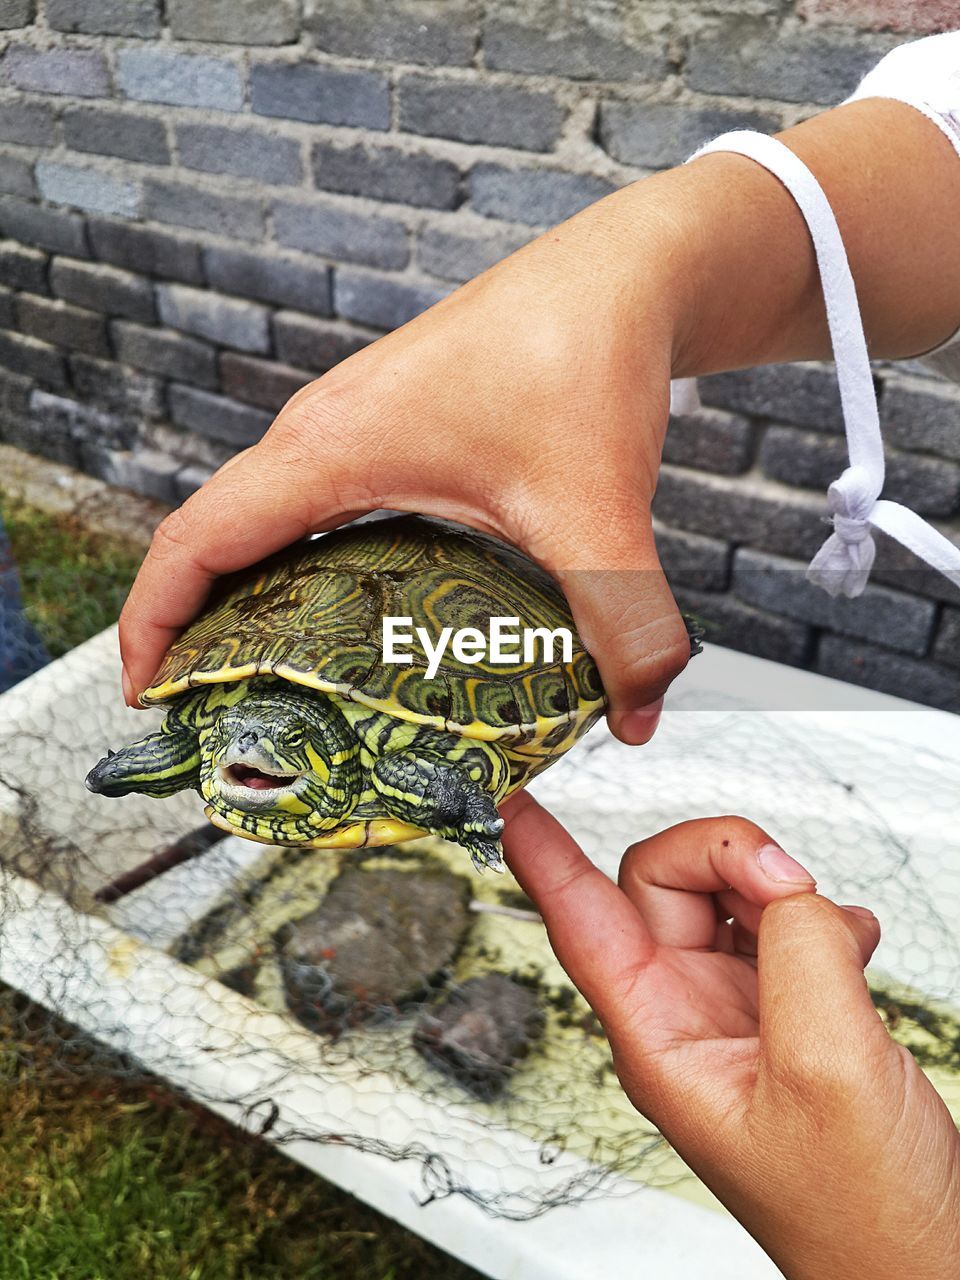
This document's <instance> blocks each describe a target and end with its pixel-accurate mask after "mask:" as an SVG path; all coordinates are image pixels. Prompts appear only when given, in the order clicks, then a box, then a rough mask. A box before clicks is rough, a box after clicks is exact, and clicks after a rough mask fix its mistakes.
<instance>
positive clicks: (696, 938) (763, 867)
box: [619, 817, 815, 949]
mask: <svg viewBox="0 0 960 1280" xmlns="http://www.w3.org/2000/svg"><path fill="white" fill-rule="evenodd" d="M787 877H790V878H789V879H788V878H787ZM619 883H620V887H621V888H622V889H623V891H624V893H625V894H626V895H627V897H628V898H629V899H630V901H631V902H632V903H633V904H634V906H635V907H636V908H637V910H638V911H639V913H640V915H641V916H642V917H643V921H644V923H645V925H646V926H647V929H648V930H649V931H650V935H651V937H652V938H653V939H654V941H655V942H657V943H658V944H660V945H663V946H670V947H683V948H692V949H703V948H712V947H713V946H714V944H715V939H716V936H717V912H716V902H715V900H714V897H713V895H714V894H720V893H723V892H725V891H726V890H728V889H733V890H734V891H735V892H736V893H737V894H738V895H739V897H740V898H741V899H743V900H744V901H745V902H747V903H752V904H754V905H755V906H756V907H758V908H763V907H764V906H765V905H766V904H767V903H768V902H772V901H773V900H774V899H776V898H781V897H786V896H788V895H790V894H796V893H800V892H813V890H814V888H815V881H814V879H813V877H812V876H811V875H810V874H809V872H807V871H806V870H805V869H804V868H803V867H801V866H800V864H799V863H798V862H796V861H795V860H794V859H793V858H790V857H789V855H788V854H786V853H784V851H783V850H782V849H781V848H780V847H779V845H777V844H776V843H775V842H774V841H772V840H771V839H770V837H769V836H768V835H767V833H766V832H765V831H764V830H763V829H762V828H761V827H758V826H756V825H755V823H752V822H749V821H748V820H747V819H745V818H736V817H723V818H697V819H695V820H693V821H691V822H681V823H680V824H679V825H678V826H675V827H670V828H669V829H668V830H666V831H661V832H659V833H658V834H657V835H654V836H650V837H649V838H648V839H646V840H641V841H640V842H639V843H638V844H635V845H632V846H631V848H630V849H628V850H627V852H626V854H625V855H624V858H623V861H622V862H621V864H620V877H619ZM743 923H744V924H747V923H748V922H747V921H745V920H744V921H743Z"/></svg>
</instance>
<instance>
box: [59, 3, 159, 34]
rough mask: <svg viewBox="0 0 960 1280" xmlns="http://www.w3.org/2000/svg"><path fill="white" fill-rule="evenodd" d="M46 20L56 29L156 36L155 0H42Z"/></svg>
mask: <svg viewBox="0 0 960 1280" xmlns="http://www.w3.org/2000/svg"><path fill="white" fill-rule="evenodd" d="M46 12H47V23H48V24H49V25H50V26H51V27H53V28H54V29H55V30H57V31H77V32H82V33H83V34H85V35H94V36H139V37H140V38H141V39H147V38H149V37H151V36H158V35H159V34H160V28H161V25H162V22H161V17H160V4H159V0H46Z"/></svg>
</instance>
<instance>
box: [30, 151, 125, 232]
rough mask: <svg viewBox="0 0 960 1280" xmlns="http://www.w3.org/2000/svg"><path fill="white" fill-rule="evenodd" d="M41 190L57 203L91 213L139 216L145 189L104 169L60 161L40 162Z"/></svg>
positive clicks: (46, 196)
mask: <svg viewBox="0 0 960 1280" xmlns="http://www.w3.org/2000/svg"><path fill="white" fill-rule="evenodd" d="M37 185H38V186H39V188H40V193H41V195H43V197H44V198H45V199H47V200H51V201H53V203H54V204H71V205H74V206H75V207H76V208H78V209H86V210H87V212H88V213H116V214H119V215H120V216H122V217H127V218H135V217H136V216H137V214H138V213H139V212H140V201H141V197H142V192H141V190H140V184H139V183H137V182H125V181H123V179H121V178H115V177H113V175H112V174H109V173H104V172H103V171H102V170H101V169H81V168H79V167H77V166H76V165H72V164H61V163H60V162H59V161H57V160H40V161H38V162H37Z"/></svg>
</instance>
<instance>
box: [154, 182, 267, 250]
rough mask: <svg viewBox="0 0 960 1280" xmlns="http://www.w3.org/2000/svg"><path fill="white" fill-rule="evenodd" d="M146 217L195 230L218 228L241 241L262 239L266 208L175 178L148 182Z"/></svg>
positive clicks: (256, 202)
mask: <svg viewBox="0 0 960 1280" xmlns="http://www.w3.org/2000/svg"><path fill="white" fill-rule="evenodd" d="M144 214H145V216H146V217H148V218H154V219H156V221H157V222H172V223H174V224H175V225H176V226H180V227H192V228H193V229H194V230H195V231H210V230H211V229H212V228H214V227H215V228H216V229H217V231H218V232H219V233H220V234H221V235H225V236H236V238H237V239H238V240H256V241H260V240H262V239H263V205H262V204H261V202H260V201H259V200H258V199H255V198H248V197H242V196H236V195H221V194H220V193H219V192H215V191H209V190H207V189H206V188H204V187H200V186H192V185H191V184H190V183H187V182H179V181H177V180H176V179H173V178H147V179H146V181H145V182H144Z"/></svg>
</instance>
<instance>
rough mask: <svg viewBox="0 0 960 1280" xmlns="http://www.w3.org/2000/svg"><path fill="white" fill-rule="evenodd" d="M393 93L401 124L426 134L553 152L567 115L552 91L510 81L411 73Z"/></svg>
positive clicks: (404, 127)
mask: <svg viewBox="0 0 960 1280" xmlns="http://www.w3.org/2000/svg"><path fill="white" fill-rule="evenodd" d="M397 92H398V98H399V103H400V128H401V129H406V130H408V131H409V132H410V133H422V134H426V135H427V136H428V137H430V138H455V139H456V140H457V141H458V142H485V143H487V144H488V145H489V146H494V147H516V148H519V149H522V150H524V151H551V150H552V149H553V148H554V147H555V146H556V144H557V141H558V140H559V137H560V134H561V132H562V130H563V125H564V122H565V120H566V117H567V112H566V110H565V108H563V107H561V106H560V104H559V102H558V101H557V100H556V98H554V97H553V95H552V94H549V93H542V92H536V91H531V90H529V89H518V88H516V87H514V86H513V85H500V84H475V83H471V82H469V81H465V80H433V79H427V78H426V77H424V76H418V75H409V76H404V77H403V78H402V79H401V80H400V84H399V88H398V90H397Z"/></svg>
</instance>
